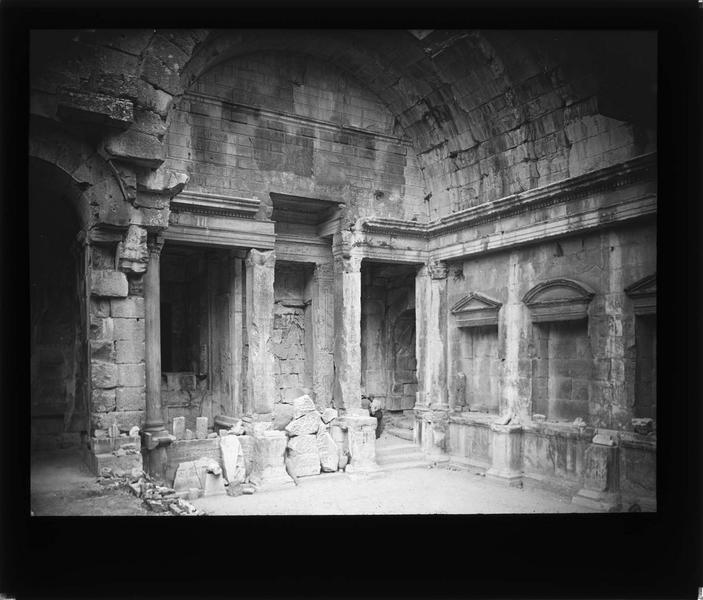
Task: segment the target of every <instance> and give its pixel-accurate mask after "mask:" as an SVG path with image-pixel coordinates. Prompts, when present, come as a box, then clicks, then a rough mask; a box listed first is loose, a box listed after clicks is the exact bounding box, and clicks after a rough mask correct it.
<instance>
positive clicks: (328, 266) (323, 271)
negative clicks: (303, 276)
mask: <svg viewBox="0 0 703 600" xmlns="http://www.w3.org/2000/svg"><path fill="white" fill-rule="evenodd" d="M313 277H314V278H315V279H332V278H333V277H334V263H331V262H324V263H317V264H316V265H315V271H314V272H313Z"/></svg>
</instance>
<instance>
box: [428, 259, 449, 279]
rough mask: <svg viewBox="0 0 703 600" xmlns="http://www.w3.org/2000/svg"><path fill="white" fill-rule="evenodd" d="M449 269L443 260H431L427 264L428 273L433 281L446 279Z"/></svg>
mask: <svg viewBox="0 0 703 600" xmlns="http://www.w3.org/2000/svg"><path fill="white" fill-rule="evenodd" d="M448 272H449V268H448V267H447V263H446V262H444V261H443V260H431V261H429V262H428V263H427V273H428V274H429V276H430V277H431V278H432V279H446V278H447V273H448Z"/></svg>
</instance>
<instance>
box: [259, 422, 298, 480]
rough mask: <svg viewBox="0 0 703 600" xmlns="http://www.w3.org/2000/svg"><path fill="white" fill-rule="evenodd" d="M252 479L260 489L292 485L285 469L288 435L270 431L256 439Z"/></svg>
mask: <svg viewBox="0 0 703 600" xmlns="http://www.w3.org/2000/svg"><path fill="white" fill-rule="evenodd" d="M254 440H255V442H254V461H253V468H252V478H253V479H254V480H255V481H256V482H257V483H258V485H259V487H269V486H270V487H274V486H277V485H281V484H285V483H290V482H291V479H290V477H289V476H288V473H287V472H286V469H285V464H284V454H285V451H286V442H287V438H286V434H285V433H284V432H282V431H275V430H270V431H266V432H264V433H263V434H262V435H257V436H255V437H254Z"/></svg>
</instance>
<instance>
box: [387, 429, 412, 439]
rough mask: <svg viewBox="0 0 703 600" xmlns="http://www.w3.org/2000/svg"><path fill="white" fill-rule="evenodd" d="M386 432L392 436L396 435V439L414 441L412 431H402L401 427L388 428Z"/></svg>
mask: <svg viewBox="0 0 703 600" xmlns="http://www.w3.org/2000/svg"><path fill="white" fill-rule="evenodd" d="M386 431H387V432H388V433H389V434H390V435H394V436H395V437H399V438H401V439H404V440H408V441H412V439H413V430H412V429H401V428H400V427H387V428H386Z"/></svg>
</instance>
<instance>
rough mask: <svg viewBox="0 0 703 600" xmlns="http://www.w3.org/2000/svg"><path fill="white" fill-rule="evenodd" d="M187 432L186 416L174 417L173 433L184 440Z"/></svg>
mask: <svg viewBox="0 0 703 600" xmlns="http://www.w3.org/2000/svg"><path fill="white" fill-rule="evenodd" d="M185 432H186V418H185V417H173V435H175V436H176V439H177V440H182V439H183V438H184V437H185Z"/></svg>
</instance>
